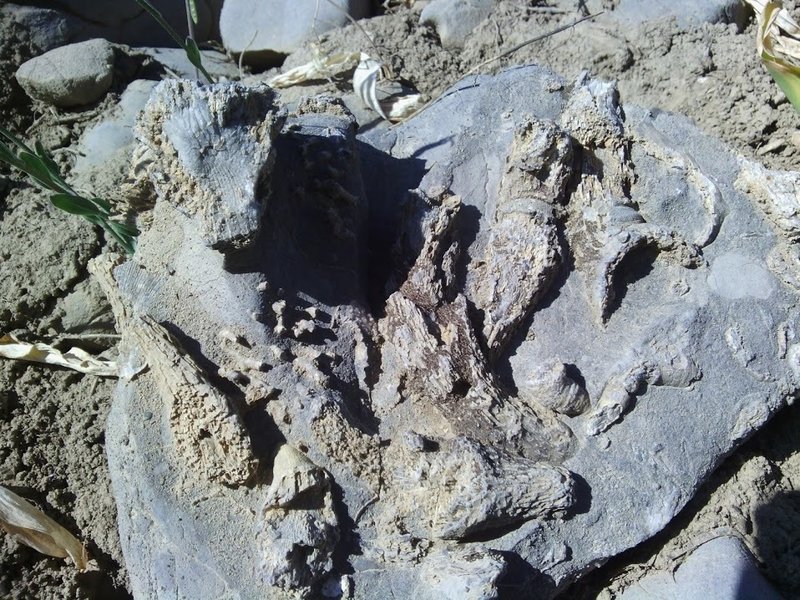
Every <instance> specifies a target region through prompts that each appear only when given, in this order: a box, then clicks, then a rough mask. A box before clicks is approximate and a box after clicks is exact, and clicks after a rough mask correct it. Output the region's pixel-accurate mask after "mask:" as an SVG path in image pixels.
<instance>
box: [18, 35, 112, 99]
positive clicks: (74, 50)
mask: <svg viewBox="0 0 800 600" xmlns="http://www.w3.org/2000/svg"><path fill="white" fill-rule="evenodd" d="M113 77H114V48H113V46H112V45H111V44H110V43H108V42H107V41H106V40H102V39H95V40H89V41H87V42H80V43H78V44H70V45H68V46H62V47H60V48H56V49H54V50H50V51H49V52H45V53H44V54H42V55H40V56H37V57H35V58H32V59H30V60H29V61H27V62H25V63H23V64H22V65H21V66H20V68H19V69H18V70H17V81H18V82H19V84H20V85H21V86H22V89H24V90H25V93H26V94H28V96H30V97H31V98H33V99H34V100H40V101H42V102H45V103H46V104H50V105H52V106H57V107H60V108H68V107H73V106H83V105H87V104H92V103H94V102H96V101H98V100H99V99H100V98H102V97H103V95H104V94H105V93H106V92H107V91H108V89H109V88H110V87H111V81H112V79H113Z"/></svg>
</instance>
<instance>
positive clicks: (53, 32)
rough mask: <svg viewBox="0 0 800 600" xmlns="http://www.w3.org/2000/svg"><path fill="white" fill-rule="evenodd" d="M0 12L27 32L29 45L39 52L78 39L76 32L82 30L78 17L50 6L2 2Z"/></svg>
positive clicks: (41, 52)
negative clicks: (40, 6) (42, 6)
mask: <svg viewBox="0 0 800 600" xmlns="http://www.w3.org/2000/svg"><path fill="white" fill-rule="evenodd" d="M0 14H3V15H5V16H8V17H9V18H10V19H11V20H12V22H14V23H17V24H18V25H19V26H20V27H21V28H22V29H24V30H25V31H27V32H28V35H29V39H30V42H31V45H32V46H33V49H34V50H36V51H37V52H38V53H39V54H43V53H45V52H47V51H48V50H52V49H53V48H58V47H59V46H64V45H65V44H69V43H70V42H74V41H78V40H77V39H76V37H77V34H78V32H79V31H81V30H82V28H81V23H80V21H79V20H78V19H75V18H72V17H70V16H68V15H65V14H64V13H62V12H59V11H57V10H52V9H50V8H39V7H37V6H19V5H17V4H4V5H3V6H0Z"/></svg>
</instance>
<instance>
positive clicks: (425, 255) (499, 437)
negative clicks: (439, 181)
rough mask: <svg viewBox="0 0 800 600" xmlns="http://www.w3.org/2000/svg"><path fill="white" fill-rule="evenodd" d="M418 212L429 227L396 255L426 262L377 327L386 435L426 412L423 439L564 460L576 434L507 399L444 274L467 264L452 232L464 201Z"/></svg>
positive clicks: (417, 201)
mask: <svg viewBox="0 0 800 600" xmlns="http://www.w3.org/2000/svg"><path fill="white" fill-rule="evenodd" d="M409 202H410V203H412V207H411V208H409V209H408V210H409V212H408V214H410V215H415V216H416V217H415V218H418V219H420V220H421V227H420V228H418V227H417V226H414V225H411V223H409V225H410V227H411V229H410V231H407V232H406V233H405V234H401V236H400V239H399V242H398V248H397V249H396V252H397V253H398V254H399V255H401V256H402V255H406V254H407V253H408V252H409V250H407V248H411V249H412V250H411V252H412V256H414V255H415V254H413V248H414V247H417V248H419V252H418V254H416V255H415V256H417V258H416V260H415V261H414V263H413V265H412V266H411V267H410V268H409V269H408V272H407V274H406V278H405V280H404V282H403V283H402V285H400V289H399V290H398V291H397V292H395V293H394V294H392V295H391V296H390V297H389V299H388V300H387V304H386V309H385V310H386V316H385V317H384V318H383V319H381V320H380V322H379V323H378V329H379V332H380V334H381V335H382V336H383V339H384V343H383V346H382V349H381V351H382V354H383V358H382V363H383V364H384V365H385V367H384V368H383V370H382V373H381V376H380V378H379V379H378V381H377V383H376V385H375V388H374V390H373V401H374V403H375V406H376V409H377V411H378V413H379V415H380V416H381V418H382V420H383V423H384V427H385V430H386V431H398V430H399V429H400V428H402V424H403V423H408V422H409V421H408V419H411V418H414V420H418V419H419V417H418V415H419V412H420V411H422V413H423V414H425V415H426V419H425V423H424V424H421V425H420V427H421V429H420V430H419V433H421V434H423V435H430V436H434V437H445V438H448V437H455V436H459V435H464V436H467V437H470V438H474V439H476V440H480V441H481V442H483V443H487V444H501V445H505V444H509V445H511V446H512V447H515V448H518V449H519V450H520V452H522V454H523V455H524V456H526V457H528V458H529V459H548V460H551V459H552V460H560V459H563V458H564V456H566V455H568V454H569V452H570V448H571V444H572V434H571V432H570V430H569V428H568V427H566V426H565V425H564V424H563V423H561V422H560V421H559V420H558V419H557V418H556V416H555V414H554V413H552V412H551V411H550V410H549V409H546V408H544V407H541V406H535V405H533V404H531V403H525V402H520V401H518V400H517V399H515V398H512V397H510V396H509V395H508V394H507V393H505V392H503V391H502V390H501V388H500V387H499V386H498V384H497V383H496V381H495V380H494V376H493V375H492V373H491V371H490V370H489V367H488V363H487V361H486V358H485V357H484V355H483V351H482V350H481V346H480V344H479V342H478V340H477V337H476V335H475V332H474V326H473V323H472V320H471V319H470V316H469V311H468V306H467V300H466V298H465V297H464V296H463V295H462V294H461V293H460V292H459V291H458V290H457V288H456V281H455V279H454V278H453V277H452V269H448V268H446V267H445V265H448V264H453V262H455V261H456V260H457V258H456V257H457V256H458V244H457V242H456V241H455V240H454V239H453V235H454V233H455V232H454V229H453V223H454V222H455V220H456V218H457V216H458V212H459V210H460V206H461V204H460V200H459V199H458V198H457V197H454V196H448V197H444V198H439V199H429V198H427V197H425V196H420V195H412V196H411V197H410V198H409ZM503 251H504V252H505V251H506V249H505V248H504V249H503ZM513 297H514V298H516V299H517V300H519V302H521V303H523V304H524V302H525V300H520V299H519V298H518V297H517V296H513ZM512 310H514V309H512ZM522 313H524V311H523V310H520V312H519V314H522ZM412 415H414V416H415V417H412Z"/></svg>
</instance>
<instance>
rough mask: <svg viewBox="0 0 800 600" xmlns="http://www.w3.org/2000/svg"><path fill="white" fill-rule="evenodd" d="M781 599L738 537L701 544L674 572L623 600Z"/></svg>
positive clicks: (647, 581) (653, 578)
mask: <svg viewBox="0 0 800 600" xmlns="http://www.w3.org/2000/svg"><path fill="white" fill-rule="evenodd" d="M662 598H663V599H664V600H667V599H669V598H680V599H681V600H707V599H708V598H714V599H715V600H741V599H742V598H758V599H759V600H781V596H780V595H779V594H778V593H777V592H776V591H775V589H774V588H773V587H772V586H771V585H770V583H769V582H768V581H767V580H766V579H764V576H763V575H761V573H759V571H758V567H757V566H756V561H755V559H754V558H753V555H752V554H750V552H749V551H748V549H747V546H745V545H744V544H743V543H742V542H741V541H740V540H739V539H738V538H735V537H729V536H721V537H717V538H714V539H712V540H710V541H708V542H706V543H704V544H702V545H700V546H699V547H698V548H697V549H696V550H694V552H692V553H691V554H690V555H689V556H688V557H687V558H686V560H685V561H684V562H683V564H681V566H680V567H678V569H677V570H676V571H675V572H674V573H671V572H670V573H667V572H664V571H658V572H655V573H653V574H651V575H648V576H647V577H645V578H644V579H642V580H640V581H639V582H638V583H636V584H635V585H633V586H631V587H630V588H628V589H627V590H625V592H624V593H623V594H622V595H621V596H620V600H661V599H662Z"/></svg>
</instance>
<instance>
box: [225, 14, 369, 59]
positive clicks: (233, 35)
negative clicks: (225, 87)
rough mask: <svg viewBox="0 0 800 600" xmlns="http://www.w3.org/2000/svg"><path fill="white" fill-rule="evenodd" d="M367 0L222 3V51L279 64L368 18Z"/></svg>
mask: <svg viewBox="0 0 800 600" xmlns="http://www.w3.org/2000/svg"><path fill="white" fill-rule="evenodd" d="M369 11H370V3H369V0H334V1H333V2H329V1H327V0H321V1H317V0H225V3H224V4H223V6H222V14H221V15H220V21H219V28H220V34H221V35H222V43H223V44H224V45H225V48H226V49H227V50H228V51H229V52H231V53H233V54H235V55H237V56H238V55H240V54H242V53H244V55H245V56H244V62H246V63H247V64H250V65H256V66H265V65H271V64H280V62H281V61H282V60H283V59H284V58H285V56H286V55H287V54H289V53H290V52H292V51H294V50H296V49H297V48H299V47H300V46H301V45H302V44H303V43H305V42H306V41H308V40H313V39H315V38H316V37H317V36H318V35H320V34H322V33H324V32H326V31H328V30H329V29H333V28H335V27H341V26H343V25H347V24H348V23H349V20H348V15H349V16H350V17H351V18H354V19H360V18H361V17H366V16H368V15H369Z"/></svg>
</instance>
